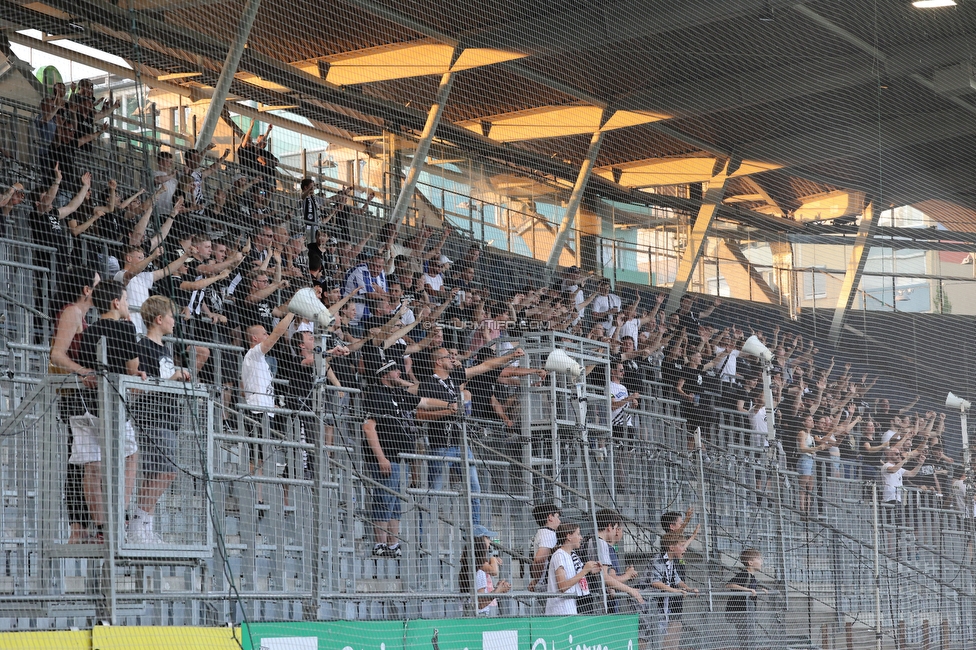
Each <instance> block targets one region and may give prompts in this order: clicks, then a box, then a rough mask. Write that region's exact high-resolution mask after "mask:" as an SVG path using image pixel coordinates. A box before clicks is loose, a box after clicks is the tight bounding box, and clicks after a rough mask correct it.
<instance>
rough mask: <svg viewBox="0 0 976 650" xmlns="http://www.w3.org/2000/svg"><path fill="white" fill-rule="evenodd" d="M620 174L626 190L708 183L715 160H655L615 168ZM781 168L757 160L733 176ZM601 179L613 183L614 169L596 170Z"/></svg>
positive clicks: (744, 162)
mask: <svg viewBox="0 0 976 650" xmlns="http://www.w3.org/2000/svg"><path fill="white" fill-rule="evenodd" d="M614 167H616V168H617V169H619V170H620V181H619V183H620V184H621V185H624V186H626V187H657V186H664V185H685V184H687V183H704V182H707V181H708V180H709V179H710V178H711V177H712V169H713V168H714V167H715V159H714V158H711V157H693V158H655V159H651V160H638V161H634V162H629V163H624V164H621V165H614ZM779 167H780V165H777V164H775V163H766V162H761V161H757V160H743V161H742V164H741V165H740V166H739V168H738V169H737V170H736V171H735V172H733V174H732V176H733V177H736V176H748V175H750V174H758V173H759V172H764V171H769V170H771V169H777V168H779ZM596 173H597V174H599V175H600V176H602V177H604V178H608V179H611V180H612V179H613V168H610V167H605V168H601V169H598V170H596Z"/></svg>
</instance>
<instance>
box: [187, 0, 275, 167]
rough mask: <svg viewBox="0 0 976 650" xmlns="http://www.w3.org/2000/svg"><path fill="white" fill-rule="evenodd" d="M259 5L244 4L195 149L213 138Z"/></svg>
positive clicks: (254, 1)
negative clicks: (242, 12)
mask: <svg viewBox="0 0 976 650" xmlns="http://www.w3.org/2000/svg"><path fill="white" fill-rule="evenodd" d="M260 6H261V0H247V5H245V6H244V14H243V15H242V16H241V22H239V23H238V24H237V34H236V35H235V36H234V42H233V43H231V45H230V49H229V50H227V58H226V59H224V67H223V68H221V69H220V77H219V78H218V79H217V85H216V86H215V87H214V91H213V97H212V98H211V100H210V106H209V107H207V114H206V115H205V116H204V118H203V125H202V126H201V127H200V131H199V132H198V134H197V141H196V144H195V145H194V148H195V149H196V150H197V151H203V150H204V149H205V148H206V147H207V145H209V144H210V140H211V139H212V138H213V134H214V130H216V128H217V122H219V121H220V114H221V113H222V112H223V110H224V102H225V101H226V100H227V93H229V92H230V84H231V82H232V81H234V75H235V74H237V66H238V64H240V62H241V56H242V55H243V54H244V46H245V45H247V39H248V36H250V34H251V27H252V26H253V25H254V19H255V18H257V15H258V8H259V7H260Z"/></svg>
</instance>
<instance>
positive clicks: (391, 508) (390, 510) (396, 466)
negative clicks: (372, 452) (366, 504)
mask: <svg viewBox="0 0 976 650" xmlns="http://www.w3.org/2000/svg"><path fill="white" fill-rule="evenodd" d="M366 465H367V468H368V470H369V477H370V478H371V479H373V480H374V481H376V482H377V483H379V484H380V485H382V486H384V487H387V488H390V489H391V490H393V491H394V492H397V493H399V492H400V471H401V468H400V463H390V474H389V476H384V475H383V472H381V471H380V466H379V463H373V462H367V463H366ZM372 496H373V499H372V503H371V504H370V518H371V519H372V520H373V521H391V520H396V521H399V520H400V499H399V498H397V496H396V495H394V494H390V493H389V492H387V491H386V490H383V489H381V488H378V487H374V488H373V489H372Z"/></svg>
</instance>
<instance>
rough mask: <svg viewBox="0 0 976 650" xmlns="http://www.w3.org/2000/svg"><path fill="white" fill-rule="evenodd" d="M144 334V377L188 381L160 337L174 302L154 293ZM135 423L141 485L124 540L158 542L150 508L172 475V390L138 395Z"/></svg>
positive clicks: (170, 321) (146, 307) (168, 327)
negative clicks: (139, 454)
mask: <svg viewBox="0 0 976 650" xmlns="http://www.w3.org/2000/svg"><path fill="white" fill-rule="evenodd" d="M142 317H143V322H144V323H145V325H146V336H144V337H143V339H142V340H141V341H139V345H138V347H137V348H136V352H137V353H138V355H139V370H140V371H142V372H144V373H146V376H147V377H153V378H156V379H169V380H174V381H189V380H190V373H189V371H188V370H186V369H184V368H178V367H176V364H175V363H174V362H173V351H172V350H171V349H170V347H169V346H168V345H165V344H164V343H163V336H171V335H172V334H173V327H174V326H175V325H176V314H175V307H174V306H173V302H172V301H171V300H170V299H169V298H165V297H163V296H152V297H150V298H149V299H148V300H146V302H144V303H143V305H142ZM133 416H134V419H135V421H136V424H137V425H138V428H139V448H140V449H141V450H142V454H141V455H142V472H143V479H142V484H141V485H140V487H139V497H138V499H137V501H136V506H135V511H134V513H133V515H132V517H131V518H130V519H129V534H128V541H129V542H132V543H134V544H161V543H163V540H162V538H161V537H159V535H158V534H157V533H156V531H155V530H154V525H153V513H154V512H155V511H156V503H157V502H158V501H159V497H161V496H162V495H163V494H164V493H165V492H166V490H168V489H169V486H170V484H171V483H172V482H173V479H175V478H176V470H177V466H176V463H175V461H174V459H175V458H176V455H177V452H178V445H177V436H176V431H174V429H175V427H176V426H178V423H179V421H180V411H179V405H178V404H177V401H176V398H175V397H174V396H173V395H172V394H171V393H153V392H149V393H147V394H145V395H143V396H141V398H140V399H139V401H138V402H137V405H136V407H135V408H134V409H133Z"/></svg>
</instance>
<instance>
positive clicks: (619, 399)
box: [608, 362, 640, 440]
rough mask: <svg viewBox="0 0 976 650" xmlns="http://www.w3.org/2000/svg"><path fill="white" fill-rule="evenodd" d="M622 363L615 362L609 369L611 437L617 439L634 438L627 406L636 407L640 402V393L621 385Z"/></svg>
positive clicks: (633, 429) (632, 419)
mask: <svg viewBox="0 0 976 650" xmlns="http://www.w3.org/2000/svg"><path fill="white" fill-rule="evenodd" d="M623 379H624V364H622V363H619V362H618V363H615V364H613V367H611V369H610V384H609V385H608V388H609V389H610V409H611V421H612V422H613V437H614V438H617V439H618V440H634V439H635V438H636V437H637V429H636V427H635V426H634V418H633V416H632V415H631V414H630V413H628V412H627V409H628V408H636V407H637V406H638V404H640V394H639V393H631V392H630V391H628V390H627V387H626V386H624V385H623V383H622V382H623Z"/></svg>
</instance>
